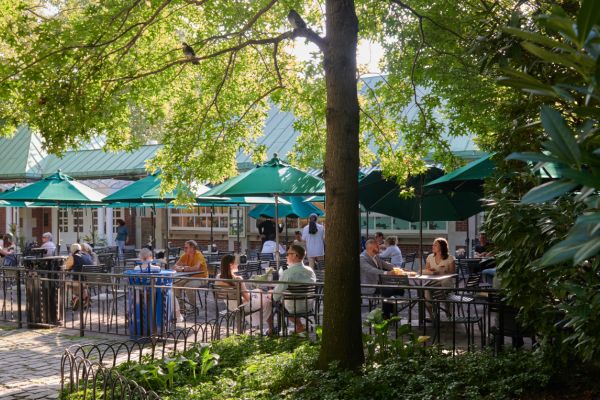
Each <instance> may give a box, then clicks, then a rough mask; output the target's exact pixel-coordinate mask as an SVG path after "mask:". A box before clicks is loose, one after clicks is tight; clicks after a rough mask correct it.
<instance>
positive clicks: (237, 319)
mask: <svg viewBox="0 0 600 400" xmlns="http://www.w3.org/2000/svg"><path fill="white" fill-rule="evenodd" d="M235 287H236V292H237V293H236V296H237V298H238V299H240V301H241V299H242V284H241V283H240V282H239V281H238V282H236V285H235ZM237 311H239V312H237V313H236V316H235V329H236V332H237V334H238V335H240V334H241V333H242V322H243V318H242V314H243V311H241V310H240V309H239V308H238V310H237Z"/></svg>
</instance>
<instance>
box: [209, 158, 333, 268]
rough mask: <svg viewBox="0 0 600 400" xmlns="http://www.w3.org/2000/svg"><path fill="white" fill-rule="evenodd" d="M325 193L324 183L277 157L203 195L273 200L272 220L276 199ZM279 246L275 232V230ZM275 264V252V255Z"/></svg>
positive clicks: (277, 238)
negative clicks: (267, 198)
mask: <svg viewBox="0 0 600 400" xmlns="http://www.w3.org/2000/svg"><path fill="white" fill-rule="evenodd" d="M318 194H325V182H324V181H323V180H322V179H320V178H318V177H316V176H313V175H311V174H308V173H306V172H304V171H301V170H299V169H297V168H294V167H292V166H290V165H289V164H286V163H284V162H283V161H281V160H280V159H279V158H278V157H277V154H275V155H274V156H273V158H272V159H271V160H270V161H267V162H266V163H264V164H263V165H260V166H257V167H256V168H253V169H251V170H249V171H246V172H244V173H242V174H240V175H238V176H236V177H234V178H231V179H229V180H227V181H225V182H223V183H222V184H220V185H218V186H216V187H214V188H212V189H211V190H210V191H208V192H206V193H205V194H204V195H205V196H261V197H274V198H275V211H276V213H275V218H276V219H277V218H279V215H278V213H277V210H278V207H277V206H278V204H279V197H280V196H310V195H318ZM275 235H276V238H275V241H276V242H277V244H279V229H276V230H275ZM275 256H276V259H277V263H279V252H276V253H275Z"/></svg>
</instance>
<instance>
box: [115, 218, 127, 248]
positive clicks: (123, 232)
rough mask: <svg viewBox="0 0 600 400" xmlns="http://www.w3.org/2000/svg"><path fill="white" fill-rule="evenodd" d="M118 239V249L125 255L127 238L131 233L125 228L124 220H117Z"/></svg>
mask: <svg viewBox="0 0 600 400" xmlns="http://www.w3.org/2000/svg"><path fill="white" fill-rule="evenodd" d="M117 225H119V226H117V238H116V239H115V240H116V242H117V247H118V248H119V254H120V255H123V253H124V252H125V243H127V236H129V231H128V230H127V227H126V226H125V221H123V220H122V219H120V218H119V219H118V220H117Z"/></svg>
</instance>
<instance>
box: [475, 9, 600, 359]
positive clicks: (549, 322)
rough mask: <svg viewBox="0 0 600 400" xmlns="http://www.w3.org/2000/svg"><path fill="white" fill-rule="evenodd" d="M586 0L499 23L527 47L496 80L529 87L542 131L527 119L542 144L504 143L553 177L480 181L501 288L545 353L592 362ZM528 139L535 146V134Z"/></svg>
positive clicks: (594, 90)
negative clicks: (532, 20)
mask: <svg viewBox="0 0 600 400" xmlns="http://www.w3.org/2000/svg"><path fill="white" fill-rule="evenodd" d="M593 3H595V2H593V1H587V0H586V1H584V2H583V3H582V5H581V10H580V11H579V13H577V12H576V11H577V8H575V9H568V10H567V11H565V10H561V9H558V8H557V9H555V10H554V11H553V12H552V13H549V14H541V15H539V16H538V17H537V18H536V21H537V30H536V29H535V26H534V25H526V26H524V27H521V28H522V29H518V28H517V27H514V26H513V27H508V28H506V29H505V30H504V31H505V32H506V33H508V34H510V35H513V36H514V37H515V38H517V39H518V40H519V41H521V46H522V48H523V49H524V50H525V51H526V53H528V54H529V56H528V62H523V61H524V60H523V59H522V60H520V62H517V61H516V60H513V61H514V63H513V66H514V67H513V69H504V70H503V73H504V76H503V77H502V78H501V79H500V82H501V83H502V84H505V85H508V86H512V87H515V88H518V89H520V90H523V91H525V92H527V93H529V94H531V96H532V98H531V99H532V104H534V105H536V104H539V103H540V102H542V103H547V105H542V106H541V107H540V108H541V112H540V122H541V128H543V131H542V130H541V129H539V128H540V124H539V123H535V122H529V126H528V129H529V128H531V127H534V128H536V129H538V130H540V132H543V134H544V139H543V141H542V143H541V150H542V151H541V152H536V151H527V152H521V153H513V154H512V155H511V156H510V157H508V160H520V161H528V162H533V163H536V166H535V168H534V169H535V170H538V171H543V170H544V169H545V168H548V167H554V168H556V169H557V170H558V171H559V173H560V175H561V178H560V179H559V180H557V181H548V182H540V181H539V180H538V181H537V182H534V181H532V180H531V178H526V177H524V176H522V175H518V174H517V175H513V177H512V179H511V180H510V181H509V182H507V181H506V180H502V181H500V183H498V184H497V185H496V186H495V187H494V185H491V186H490V187H489V189H490V190H491V192H493V193H494V196H493V197H494V200H493V202H492V203H491V206H492V207H491V209H490V213H489V215H488V219H487V221H486V229H487V230H488V231H489V232H491V233H492V238H493V240H494V242H495V245H496V248H497V249H498V254H497V257H498V261H499V262H498V275H499V277H500V278H501V280H502V286H503V287H504V288H505V289H506V296H507V298H508V299H509V301H510V302H511V304H513V305H515V306H517V307H519V308H520V309H521V315H522V317H523V320H524V321H526V323H528V324H530V325H531V326H533V327H534V329H535V331H536V332H538V333H539V334H540V335H541V339H542V340H541V344H542V349H543V350H544V353H545V355H546V356H547V357H548V358H549V359H551V360H552V361H553V362H560V363H567V362H572V361H574V360H584V361H588V362H595V360H596V359H597V356H598V354H599V351H600V341H598V340H597V335H596V332H597V330H598V329H599V328H600V326H599V324H598V318H597V315H600V307H599V305H600V299H599V298H598V296H597V293H598V287H599V284H600V281H599V280H598V276H599V275H598V272H599V269H598V268H599V259H598V257H597V255H598V253H599V252H600V245H599V244H598V243H600V240H599V239H600V232H598V229H597V227H598V226H599V225H598V221H600V217H599V215H600V214H599V213H598V196H597V190H598V189H599V188H600V172H599V171H600V169H599V167H600V158H599V157H598V154H597V148H598V144H599V142H598V135H597V127H598V117H599V116H600V108H599V105H600V102H599V100H600V98H599V97H598V86H597V84H598V79H597V65H598V59H599V56H600V51H599V48H598V37H599V31H598V22H599V21H598V18H599V15H598V14H597V13H596V14H594V15H590V14H588V13H589V12H591V11H593V9H594V7H596V6H594V5H593ZM584 13H585V15H583V14H584ZM573 16H576V18H573ZM574 19H576V22H574ZM547 71H551V73H550V74H547V73H546V72H547ZM517 129H518V128H517ZM517 132H518V130H517ZM530 146H531V147H532V149H535V147H536V144H535V142H533V143H531V144H530ZM507 149H510V148H509V147H506V148H505V149H504V150H505V151H506V150H507ZM510 163H512V165H513V166H514V161H510ZM532 187H533V188H532ZM528 189H529V190H528ZM574 189H577V190H578V193H577V194H574V193H573V190H574ZM527 190H528V191H527ZM525 191H526V193H525ZM521 198H522V202H521V204H518V203H517V200H519V199H521Z"/></svg>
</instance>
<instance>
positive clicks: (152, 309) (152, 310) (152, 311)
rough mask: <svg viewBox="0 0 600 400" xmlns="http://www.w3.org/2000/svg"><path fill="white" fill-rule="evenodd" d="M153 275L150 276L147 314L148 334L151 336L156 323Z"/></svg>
mask: <svg viewBox="0 0 600 400" xmlns="http://www.w3.org/2000/svg"><path fill="white" fill-rule="evenodd" d="M155 279H156V278H155V277H153V276H150V310H149V311H150V315H149V316H148V318H150V332H148V336H152V335H154V333H155V332H156V331H155V325H156V312H155V309H156V308H155V307H156V301H155V295H156V281H155Z"/></svg>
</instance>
